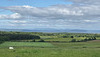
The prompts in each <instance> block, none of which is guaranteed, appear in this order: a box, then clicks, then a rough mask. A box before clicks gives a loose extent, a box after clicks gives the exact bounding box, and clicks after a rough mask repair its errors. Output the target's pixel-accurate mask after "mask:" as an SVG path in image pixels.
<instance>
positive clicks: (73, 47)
mask: <svg viewBox="0 0 100 57" xmlns="http://www.w3.org/2000/svg"><path fill="white" fill-rule="evenodd" d="M9 46H13V47H14V50H9V49H8V47H9ZM0 47H1V48H0V57H100V40H93V41H88V42H73V43H72V42H71V43H70V42H69V43H60V42H59V43H58V42H50V43H48V42H5V43H3V44H1V45H0Z"/></svg>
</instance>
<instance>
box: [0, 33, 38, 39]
mask: <svg viewBox="0 0 100 57" xmlns="http://www.w3.org/2000/svg"><path fill="white" fill-rule="evenodd" d="M29 39H40V37H39V36H36V35H32V34H28V33H18V32H0V41H11V40H29Z"/></svg>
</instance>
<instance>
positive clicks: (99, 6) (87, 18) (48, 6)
mask: <svg viewBox="0 0 100 57" xmlns="http://www.w3.org/2000/svg"><path fill="white" fill-rule="evenodd" d="M0 28H8V29H37V28H40V29H43V28H47V29H48V28H54V29H85V30H100V0H1V1H0Z"/></svg>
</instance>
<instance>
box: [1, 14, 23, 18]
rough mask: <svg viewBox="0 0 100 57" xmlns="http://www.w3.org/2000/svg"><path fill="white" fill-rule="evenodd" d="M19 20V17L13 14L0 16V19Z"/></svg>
mask: <svg viewBox="0 0 100 57" xmlns="http://www.w3.org/2000/svg"><path fill="white" fill-rule="evenodd" d="M19 18H21V15H20V14H18V13H14V14H11V15H0V19H19Z"/></svg>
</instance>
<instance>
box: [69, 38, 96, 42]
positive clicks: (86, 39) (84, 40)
mask: <svg viewBox="0 0 100 57" xmlns="http://www.w3.org/2000/svg"><path fill="white" fill-rule="evenodd" d="M90 40H96V37H91V38H85V39H83V40H78V41H77V40H76V39H72V40H71V42H86V41H90Z"/></svg>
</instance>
